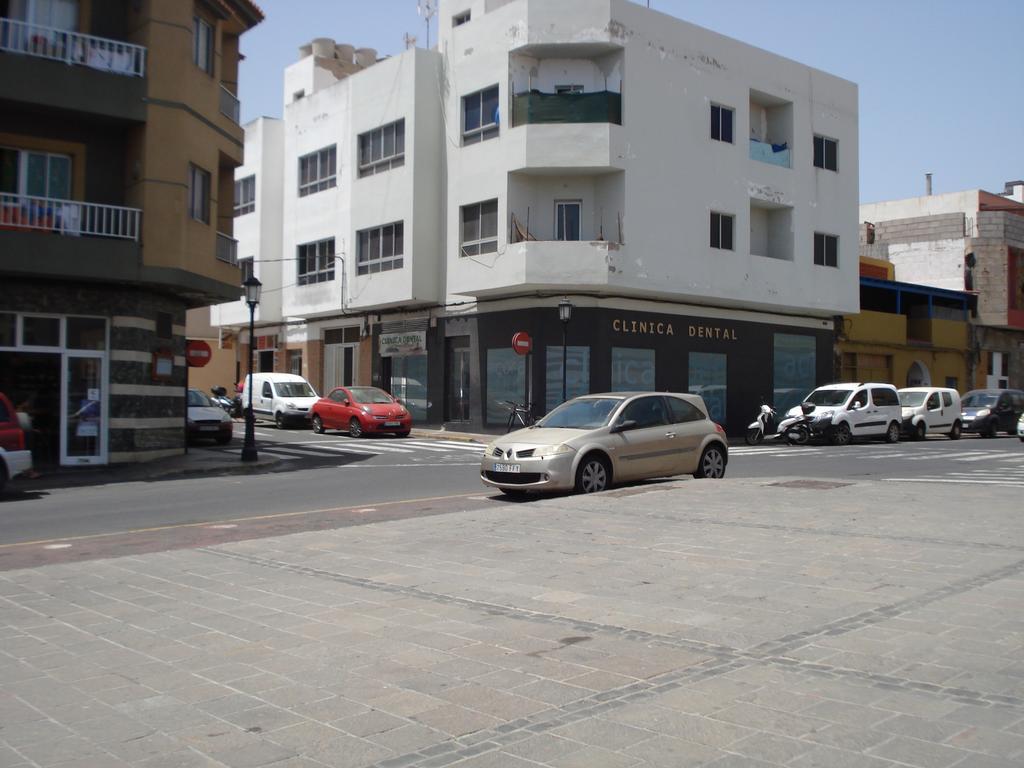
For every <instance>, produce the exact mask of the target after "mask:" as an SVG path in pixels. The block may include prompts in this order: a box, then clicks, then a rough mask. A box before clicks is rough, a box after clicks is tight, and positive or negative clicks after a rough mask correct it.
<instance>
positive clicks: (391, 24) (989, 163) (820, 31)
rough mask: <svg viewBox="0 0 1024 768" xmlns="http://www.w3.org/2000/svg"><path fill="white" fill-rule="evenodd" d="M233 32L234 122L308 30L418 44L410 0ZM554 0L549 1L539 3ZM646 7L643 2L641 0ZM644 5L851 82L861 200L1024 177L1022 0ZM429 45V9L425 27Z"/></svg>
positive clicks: (314, 3) (418, 23)
mask: <svg viewBox="0 0 1024 768" xmlns="http://www.w3.org/2000/svg"><path fill="white" fill-rule="evenodd" d="M256 1H257V4H258V5H259V6H260V7H261V8H262V9H263V11H264V13H265V14H266V19H265V20H264V21H263V23H261V24H260V25H259V26H257V27H255V28H254V29H252V30H250V31H249V32H247V33H246V34H245V35H244V36H243V37H242V53H243V54H244V55H245V61H244V62H243V63H242V67H241V72H240V81H241V83H240V93H239V96H240V98H241V102H242V122H243V123H245V122H248V121H249V120H252V119H254V118H256V117H259V116H260V115H267V116H271V117H280V116H281V110H282V106H281V105H282V101H283V94H282V88H283V85H282V82H283V72H284V68H285V67H286V66H288V65H289V64H291V63H293V62H294V61H296V60H297V58H298V48H299V46H300V45H302V44H303V43H307V42H309V41H310V40H312V39H313V38H314V37H331V38H334V40H335V41H336V42H339V43H341V42H347V43H350V44H351V45H354V46H355V47H356V48H364V47H365V48H375V49H376V50H377V53H378V56H384V55H394V54H398V53H401V52H402V51H403V50H404V49H405V40H404V37H405V35H406V34H409V35H415V36H416V38H417V41H416V45H418V46H421V47H422V46H425V45H426V43H427V27H426V24H425V23H424V20H423V18H422V17H421V16H419V15H418V14H417V2H416V0H256ZM544 1H545V2H558V0H544ZM639 4H640V5H647V4H648V3H647V1H646V0H643V2H640V3H639ZM649 4H650V6H651V8H652V9H654V10H657V11H660V12H662V13H666V14H669V15H671V16H675V17H677V18H680V19H683V20H685V21H688V22H690V23H692V24H697V25H698V26H702V27H706V28H707V29H711V30H714V31H715V32H718V33H720V34H723V35H726V36H728V37H732V38H735V39H737V40H740V41H742V42H745V43H748V44H750V45H755V46H757V47H759V48H763V49H765V50H767V51H770V52H772V53H775V54H778V55H780V56H786V57H788V58H791V59H795V60H796V61H798V62H800V63H802V64H807V65H809V66H812V67H815V68H817V69H821V70H824V71H826V72H829V73H831V74H833V75H837V76H839V77H842V78H845V79H847V80H850V81H852V82H854V83H856V84H857V85H858V88H859V96H860V199H861V202H864V203H868V202H876V201H879V200H892V199H899V198H904V197H915V196H917V195H923V194H924V189H925V180H924V175H925V173H927V172H930V173H932V189H933V192H934V193H935V194H940V193H943V192H956V191H961V190H965V189H979V188H980V189H985V190H988V191H990V192H1002V191H1003V185H1004V182H1006V181H1010V180H1013V179H1021V178H1024V83H1022V81H1021V77H1020V72H1021V58H1020V43H1021V36H1022V34H1024V0H984V1H983V2H966V1H964V0H961V1H959V2H958V1H956V0H824V2H822V1H821V0H775V2H771V3H765V2H763V0H756V1H755V0H650V3H649ZM429 39H430V45H431V46H434V45H436V44H437V19H436V18H435V19H434V20H433V23H432V24H431V29H430V33H429Z"/></svg>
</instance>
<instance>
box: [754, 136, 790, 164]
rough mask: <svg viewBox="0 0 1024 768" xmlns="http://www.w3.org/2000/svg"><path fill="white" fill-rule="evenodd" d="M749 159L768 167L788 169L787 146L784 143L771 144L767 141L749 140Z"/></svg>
mask: <svg viewBox="0 0 1024 768" xmlns="http://www.w3.org/2000/svg"><path fill="white" fill-rule="evenodd" d="M750 159H751V160H757V161H758V162H761V163H768V164H769V165H778V166H780V167H782V168H789V167H790V166H789V146H788V145H787V144H785V143H783V144H772V143H771V142H769V141H758V140H757V139H751V140H750Z"/></svg>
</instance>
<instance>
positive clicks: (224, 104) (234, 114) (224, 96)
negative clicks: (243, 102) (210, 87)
mask: <svg viewBox="0 0 1024 768" xmlns="http://www.w3.org/2000/svg"><path fill="white" fill-rule="evenodd" d="M220 113H221V114H222V115H224V116H225V117H228V118H230V119H231V120H232V121H234V122H236V123H237V122H238V118H239V108H238V98H237V97H236V96H235V94H233V93H232V92H231V91H229V90H228V89H227V88H225V87H224V86H223V85H222V86H221V87H220Z"/></svg>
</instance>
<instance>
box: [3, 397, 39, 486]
mask: <svg viewBox="0 0 1024 768" xmlns="http://www.w3.org/2000/svg"><path fill="white" fill-rule="evenodd" d="M30 472H32V451H30V450H29V449H28V444H27V442H26V437H25V430H24V429H22V427H21V424H20V423H19V422H18V414H17V412H16V411H15V410H14V404H13V403H11V401H10V399H8V397H7V395H5V394H4V393H2V392H0V493H2V492H3V490H4V486H6V485H7V481H8V480H10V479H11V478H13V477H17V476H18V475H23V474H29V473H30Z"/></svg>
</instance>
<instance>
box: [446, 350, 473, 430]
mask: <svg viewBox="0 0 1024 768" xmlns="http://www.w3.org/2000/svg"><path fill="white" fill-rule="evenodd" d="M444 342H445V347H444V357H445V371H444V373H445V395H446V396H445V404H444V419H445V421H469V414H470V397H469V382H470V362H469V336H450V337H449V338H447V339H445V340H444Z"/></svg>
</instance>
